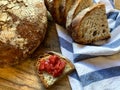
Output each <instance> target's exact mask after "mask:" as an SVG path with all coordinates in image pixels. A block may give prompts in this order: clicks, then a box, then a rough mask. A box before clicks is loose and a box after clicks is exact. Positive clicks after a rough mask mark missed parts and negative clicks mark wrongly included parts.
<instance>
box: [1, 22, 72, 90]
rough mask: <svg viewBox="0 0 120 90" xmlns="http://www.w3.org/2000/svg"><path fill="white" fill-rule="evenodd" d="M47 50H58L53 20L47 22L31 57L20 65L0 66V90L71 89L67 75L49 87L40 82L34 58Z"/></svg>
mask: <svg viewBox="0 0 120 90" xmlns="http://www.w3.org/2000/svg"><path fill="white" fill-rule="evenodd" d="M49 50H53V51H56V52H60V48H59V41H58V37H57V34H56V29H55V24H54V23H53V22H48V30H47V33H46V38H45V40H44V41H43V43H42V44H41V45H40V46H39V48H38V49H37V50H36V51H35V53H34V54H33V55H32V57H31V58H29V59H28V60H25V61H24V62H23V63H21V64H20V65H15V66H13V67H5V68H0V90H71V88H70V84H69V81H68V78H67V76H66V77H64V78H63V79H61V80H60V81H58V82H57V83H56V84H55V85H53V86H52V87H51V88H49V89H45V88H44V86H43V85H42V84H41V82H40V80H39V77H38V75H37V73H36V70H35V64H36V58H37V57H38V56H39V55H41V54H43V53H44V52H46V51H49Z"/></svg>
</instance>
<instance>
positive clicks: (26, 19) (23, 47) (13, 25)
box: [0, 0, 47, 66]
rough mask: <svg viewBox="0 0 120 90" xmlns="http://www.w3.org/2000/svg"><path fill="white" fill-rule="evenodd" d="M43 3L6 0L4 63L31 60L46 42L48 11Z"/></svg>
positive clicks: (1, 34)
mask: <svg viewBox="0 0 120 90" xmlns="http://www.w3.org/2000/svg"><path fill="white" fill-rule="evenodd" d="M46 11H47V10H46V8H45V5H44V2H43V1H42V0H34V1H31V0H28V1H26V2H24V1H22V2H19V1H17V0H14V1H10V0H2V1H1V7H0V14H4V15H1V16H0V27H1V28H0V29H1V30H0V64H1V66H8V65H14V64H17V63H19V62H21V61H22V60H25V59H26V58H28V57H29V56H30V55H31V54H32V53H33V52H34V51H35V49H36V48H37V47H38V46H39V45H40V43H41V42H42V41H43V39H44V37H45V33H46V28H47V12H46Z"/></svg>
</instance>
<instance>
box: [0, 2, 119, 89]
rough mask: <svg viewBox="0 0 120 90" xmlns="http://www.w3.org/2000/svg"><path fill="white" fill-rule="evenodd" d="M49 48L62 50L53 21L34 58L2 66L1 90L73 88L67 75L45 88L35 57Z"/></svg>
mask: <svg viewBox="0 0 120 90" xmlns="http://www.w3.org/2000/svg"><path fill="white" fill-rule="evenodd" d="M115 1H116V3H115V4H116V8H120V6H119V5H118V4H117V3H119V2H120V0H115ZM48 50H53V51H57V52H60V48H59V42H58V37H57V34H56V29H55V24H54V23H53V22H49V24H48V31H47V34H46V38H45V40H44V42H43V43H42V44H41V45H40V47H39V48H38V49H37V51H36V52H35V53H34V54H33V55H32V56H33V57H32V58H29V59H28V60H25V61H24V62H23V63H21V64H20V65H16V66H14V67H8V68H0V90H71V87H70V84H69V81H68V78H67V76H66V77H64V78H63V79H61V80H60V81H59V82H57V83H56V84H55V85H53V86H52V87H51V88H49V89H45V88H44V87H43V85H42V84H41V82H40V80H39V78H38V76H37V74H36V72H35V62H36V60H35V58H36V57H38V56H39V55H40V54H42V53H44V52H45V51H48Z"/></svg>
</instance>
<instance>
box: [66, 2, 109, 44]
mask: <svg viewBox="0 0 120 90" xmlns="http://www.w3.org/2000/svg"><path fill="white" fill-rule="evenodd" d="M98 8H104V11H105V5H104V4H100V3H99V4H94V5H93V6H91V7H89V8H86V9H85V10H83V11H82V12H80V13H79V14H78V15H77V16H76V17H75V18H74V19H73V21H72V23H71V25H70V28H69V29H68V31H69V33H70V35H71V36H72V38H73V40H74V41H75V42H78V43H80V44H91V43H93V42H96V41H99V40H107V39H109V38H110V37H111V36H110V32H109V28H108V24H106V27H107V29H108V30H106V32H107V35H106V36H101V37H99V38H94V39H92V40H85V39H82V38H83V37H82V36H83V34H85V31H84V32H83V31H80V28H81V24H82V21H83V20H84V18H85V17H87V16H89V15H90V13H91V12H93V11H95V9H98ZM105 16H106V15H105ZM105 19H106V20H105V22H104V23H107V17H106V18H105ZM78 32H79V33H78Z"/></svg>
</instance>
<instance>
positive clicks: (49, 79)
mask: <svg viewBox="0 0 120 90" xmlns="http://www.w3.org/2000/svg"><path fill="white" fill-rule="evenodd" d="M52 55H56V56H57V57H58V58H60V60H62V61H64V62H65V63H66V64H65V67H64V69H63V71H62V72H61V74H60V75H59V76H57V77H54V76H53V75H52V74H50V73H49V72H46V71H41V70H40V67H41V65H43V64H42V63H41V61H42V60H44V61H47V60H49V58H50V56H52ZM47 62H50V61H47ZM49 65H51V64H49ZM59 65H60V64H59ZM54 66H56V65H54ZM36 67H37V72H38V75H39V78H40V80H41V82H42V83H43V85H44V86H45V87H46V88H48V87H50V86H52V85H53V84H54V83H55V82H56V81H58V80H59V79H60V78H62V77H63V76H65V75H67V74H69V73H71V72H72V71H73V70H74V65H73V64H72V63H71V62H70V60H68V59H67V58H65V57H63V56H62V55H61V54H59V53H56V52H53V51H50V52H47V53H46V54H44V55H43V56H41V57H40V58H38V59H37V64H36ZM47 67H48V66H47ZM59 67H60V66H59ZM53 68H55V67H53ZM48 69H50V68H48ZM57 70H58V69H57ZM53 72H54V70H52V73H53Z"/></svg>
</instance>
